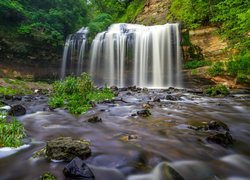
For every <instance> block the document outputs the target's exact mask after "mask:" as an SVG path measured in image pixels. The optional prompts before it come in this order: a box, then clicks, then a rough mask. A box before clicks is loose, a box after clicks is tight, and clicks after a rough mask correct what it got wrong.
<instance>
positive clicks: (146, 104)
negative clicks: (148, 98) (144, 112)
mask: <svg viewBox="0 0 250 180" xmlns="http://www.w3.org/2000/svg"><path fill="white" fill-rule="evenodd" d="M142 107H143V108H144V109H151V108H152V107H153V106H152V105H151V104H149V103H145V104H143V105H142Z"/></svg>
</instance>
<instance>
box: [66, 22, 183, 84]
mask: <svg viewBox="0 0 250 180" xmlns="http://www.w3.org/2000/svg"><path fill="white" fill-rule="evenodd" d="M77 34H78V33H77ZM77 34H76V35H73V36H74V37H69V39H68V40H67V42H66V45H65V51H64V61H63V65H62V75H63V76H65V72H66V71H65V68H66V64H67V59H68V61H71V64H74V63H73V62H74V57H72V54H73V55H74V54H77V57H78V66H77V68H78V70H77V74H79V73H80V72H82V71H85V72H88V73H90V75H91V77H92V79H93V80H94V82H95V83H96V84H98V85H103V84H107V85H116V86H118V87H124V86H128V85H136V86H140V87H153V88H159V87H169V86H177V87H180V86H182V56H181V46H180V42H181V38H180V28H179V24H165V25H158V26H143V25H136V24H114V25H112V26H110V28H109V29H108V31H105V32H102V33H99V34H97V36H96V37H95V39H94V40H93V42H92V45H91V49H90V57H89V61H86V63H85V62H84V63H82V62H83V61H82V59H83V57H84V56H83V55H84V54H86V52H85V51H86V50H87V48H86V43H87V42H86V38H84V39H85V41H84V40H82V41H80V42H82V43H80V42H79V39H78V36H77ZM83 42H84V45H83ZM69 52H70V54H71V55H69ZM81 54H83V55H81ZM79 62H81V63H79ZM69 64H70V63H69ZM84 65H85V69H84V68H83V66H84ZM67 67H68V66H67ZM71 67H72V65H71ZM67 69H68V68H67ZM74 71H75V70H74V69H71V70H70V72H71V73H72V72H74ZM63 76H62V77H63Z"/></svg>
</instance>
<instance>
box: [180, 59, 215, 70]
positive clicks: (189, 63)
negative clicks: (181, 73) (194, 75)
mask: <svg viewBox="0 0 250 180" xmlns="http://www.w3.org/2000/svg"><path fill="white" fill-rule="evenodd" d="M211 64H212V63H211V61H194V60H192V61H187V62H186V63H185V64H184V68H185V69H195V68H198V67H202V66H209V65H211Z"/></svg>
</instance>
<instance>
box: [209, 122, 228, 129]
mask: <svg viewBox="0 0 250 180" xmlns="http://www.w3.org/2000/svg"><path fill="white" fill-rule="evenodd" d="M208 129H210V130H216V131H221V130H225V131H229V128H228V126H227V125H226V124H225V123H223V122H221V121H210V122H209V123H208Z"/></svg>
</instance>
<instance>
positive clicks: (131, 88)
mask: <svg viewBox="0 0 250 180" xmlns="http://www.w3.org/2000/svg"><path fill="white" fill-rule="evenodd" d="M128 90H130V91H132V92H136V91H137V88H136V86H130V87H128Z"/></svg>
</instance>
